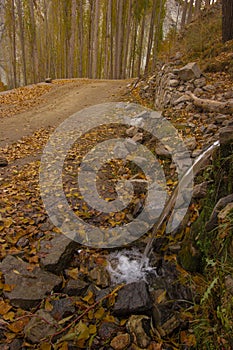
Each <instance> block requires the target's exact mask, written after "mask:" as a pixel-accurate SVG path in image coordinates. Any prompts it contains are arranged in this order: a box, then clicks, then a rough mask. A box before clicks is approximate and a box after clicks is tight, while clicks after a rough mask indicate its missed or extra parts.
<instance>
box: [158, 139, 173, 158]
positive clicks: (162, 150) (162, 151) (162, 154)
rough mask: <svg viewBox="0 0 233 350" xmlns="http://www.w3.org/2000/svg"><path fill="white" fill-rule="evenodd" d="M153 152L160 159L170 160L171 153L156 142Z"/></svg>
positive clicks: (160, 143)
mask: <svg viewBox="0 0 233 350" xmlns="http://www.w3.org/2000/svg"><path fill="white" fill-rule="evenodd" d="M155 152H156V154H157V155H158V156H160V157H164V158H171V153H170V152H169V151H168V150H167V149H166V148H165V146H164V145H163V143H162V142H157V144H156V147H155Z"/></svg>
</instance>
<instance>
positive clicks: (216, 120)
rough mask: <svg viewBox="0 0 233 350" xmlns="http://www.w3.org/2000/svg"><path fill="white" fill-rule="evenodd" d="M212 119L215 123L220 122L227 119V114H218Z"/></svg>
mask: <svg viewBox="0 0 233 350" xmlns="http://www.w3.org/2000/svg"><path fill="white" fill-rule="evenodd" d="M214 120H215V122H216V123H217V124H222V123H223V122H225V121H226V120H227V116H226V115H225V114H218V115H217V116H216V117H215V118H214Z"/></svg>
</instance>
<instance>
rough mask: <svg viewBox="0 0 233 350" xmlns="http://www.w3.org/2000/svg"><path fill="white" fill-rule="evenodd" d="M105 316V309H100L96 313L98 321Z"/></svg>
mask: <svg viewBox="0 0 233 350" xmlns="http://www.w3.org/2000/svg"><path fill="white" fill-rule="evenodd" d="M104 314H105V310H104V308H103V307H100V308H99V309H98V310H97V311H96V312H95V315H94V316H95V318H96V319H97V320H99V319H101V318H102V317H103V316H104Z"/></svg>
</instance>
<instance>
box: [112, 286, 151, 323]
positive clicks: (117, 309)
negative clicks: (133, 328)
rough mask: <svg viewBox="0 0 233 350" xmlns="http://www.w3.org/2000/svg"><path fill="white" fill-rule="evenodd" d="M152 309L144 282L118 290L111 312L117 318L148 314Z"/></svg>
mask: <svg viewBox="0 0 233 350" xmlns="http://www.w3.org/2000/svg"><path fill="white" fill-rule="evenodd" d="M151 308H152V304H151V299H150V296H149V293H148V289H147V284H146V282H144V281H140V282H133V283H130V284H126V285H125V286H124V287H123V288H122V289H120V290H119V292H118V296H117V300H116V303H115V305H114V307H113V312H114V314H115V315H117V316H127V315H130V314H140V313H146V312H149V311H150V310H151Z"/></svg>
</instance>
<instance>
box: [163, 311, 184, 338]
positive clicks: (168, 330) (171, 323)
mask: <svg viewBox="0 0 233 350" xmlns="http://www.w3.org/2000/svg"><path fill="white" fill-rule="evenodd" d="M179 326H180V320H179V319H178V318H177V316H176V315H173V316H171V317H170V318H169V319H168V320H167V321H166V322H164V323H163V324H162V325H161V329H162V330H163V332H162V334H161V335H162V336H168V335H170V334H172V333H173V332H174V331H175V330H176V329H177V328H178V327H179Z"/></svg>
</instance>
